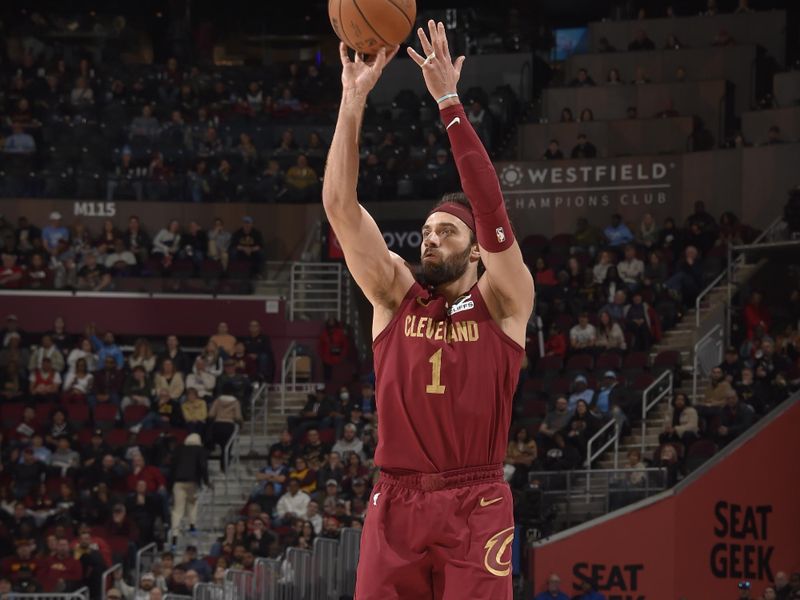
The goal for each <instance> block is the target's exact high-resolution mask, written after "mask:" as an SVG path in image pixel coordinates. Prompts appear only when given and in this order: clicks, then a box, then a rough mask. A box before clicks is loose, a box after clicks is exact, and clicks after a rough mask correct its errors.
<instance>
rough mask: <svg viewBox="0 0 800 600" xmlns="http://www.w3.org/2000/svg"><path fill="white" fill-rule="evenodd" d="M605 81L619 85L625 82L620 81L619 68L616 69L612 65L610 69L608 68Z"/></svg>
mask: <svg viewBox="0 0 800 600" xmlns="http://www.w3.org/2000/svg"><path fill="white" fill-rule="evenodd" d="M606 83H607V84H608V85H620V84H622V83H625V82H624V81H622V77H620V74H619V69H617V68H616V67H612V68H611V69H609V70H608V76H607V77H606Z"/></svg>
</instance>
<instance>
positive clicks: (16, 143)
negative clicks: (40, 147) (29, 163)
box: [3, 122, 36, 156]
mask: <svg viewBox="0 0 800 600" xmlns="http://www.w3.org/2000/svg"><path fill="white" fill-rule="evenodd" d="M11 132H12V133H11V135H10V136H8V137H7V138H6V142H5V145H4V146H3V151H4V152H5V153H6V154H22V155H27V156H29V155H31V154H33V153H34V152H36V140H34V139H33V136H32V135H31V134H30V133H28V132H26V131H25V129H24V128H23V127H22V124H20V123H17V122H14V124H12V125H11Z"/></svg>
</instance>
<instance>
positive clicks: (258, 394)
mask: <svg viewBox="0 0 800 600" xmlns="http://www.w3.org/2000/svg"><path fill="white" fill-rule="evenodd" d="M267 389H268V386H267V384H266V383H262V384H261V385H259V386H258V387H257V388H256V389H255V390H253V393H252V394H251V395H250V454H252V453H253V452H254V451H255V440H256V436H255V434H256V405H257V404H258V402H259V400H261V399H262V398H263V400H264V410H263V413H262V414H263V427H262V429H261V432H260V433H261V435H266V434H267V409H268V402H269V393H268V391H267Z"/></svg>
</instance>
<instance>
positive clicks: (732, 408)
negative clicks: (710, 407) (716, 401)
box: [714, 389, 753, 446]
mask: <svg viewBox="0 0 800 600" xmlns="http://www.w3.org/2000/svg"><path fill="white" fill-rule="evenodd" d="M719 422H720V425H719V427H718V428H717V430H716V431H715V432H714V437H715V438H716V441H717V443H718V444H720V446H724V445H727V444H729V443H730V442H732V441H733V440H734V439H736V438H737V437H739V436H740V435H741V434H742V433H744V432H745V430H746V429H748V428H749V427H750V425H752V423H753V411H752V410H751V409H750V407H749V406H747V405H746V404H742V403H741V402H740V401H739V395H738V394H737V393H736V390H733V389H731V390H730V391H729V392H728V393H727V394H726V395H725V405H724V406H723V407H722V410H721V413H720V421H719Z"/></svg>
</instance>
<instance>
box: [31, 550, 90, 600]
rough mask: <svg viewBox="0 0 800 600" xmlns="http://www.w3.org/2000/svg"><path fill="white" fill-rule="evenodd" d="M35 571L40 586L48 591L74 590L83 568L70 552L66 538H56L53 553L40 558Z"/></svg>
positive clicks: (81, 577) (80, 578)
mask: <svg viewBox="0 0 800 600" xmlns="http://www.w3.org/2000/svg"><path fill="white" fill-rule="evenodd" d="M36 572H37V579H38V580H39V582H40V583H41V584H42V588H43V589H44V591H45V592H48V593H52V592H57V593H59V592H67V591H71V590H74V589H75V588H77V587H78V585H79V584H80V583H81V581H82V580H83V568H82V567H81V563H80V561H78V560H77V559H75V558H73V556H72V554H71V553H70V550H69V540H67V538H60V539H59V540H58V542H57V544H56V553H55V555H54V556H48V557H45V558H43V559H41V560H40V561H39V565H38V569H37V571H36Z"/></svg>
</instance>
